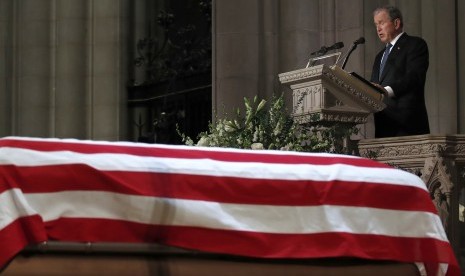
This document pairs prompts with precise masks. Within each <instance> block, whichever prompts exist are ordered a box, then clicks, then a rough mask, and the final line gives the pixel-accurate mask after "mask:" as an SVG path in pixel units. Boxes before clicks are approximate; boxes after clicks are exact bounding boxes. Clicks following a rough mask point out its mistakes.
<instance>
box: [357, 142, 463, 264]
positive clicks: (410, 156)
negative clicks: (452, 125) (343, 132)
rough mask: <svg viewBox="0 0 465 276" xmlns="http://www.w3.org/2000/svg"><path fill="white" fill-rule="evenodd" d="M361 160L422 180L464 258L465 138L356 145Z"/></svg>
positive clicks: (458, 251)
mask: <svg viewBox="0 0 465 276" xmlns="http://www.w3.org/2000/svg"><path fill="white" fill-rule="evenodd" d="M358 148H359V152H360V155H361V156H362V157H368V158H372V159H376V160H378V161H380V162H383V163H387V164H389V165H392V166H394V167H397V168H400V169H403V170H406V171H409V172H411V173H414V174H416V175H418V176H420V177H421V179H423V181H424V182H425V184H426V187H427V188H428V190H429V192H430V194H431V198H432V200H433V201H434V203H435V205H436V207H437V209H438V213H439V215H440V217H441V220H442V223H443V225H444V228H445V229H446V232H447V235H448V237H449V240H450V242H451V244H452V246H453V248H454V250H455V252H456V253H457V255H458V256H460V255H461V256H462V258H463V257H464V254H463V253H464V251H465V231H464V230H465V229H464V213H465V211H464V209H463V206H464V204H465V184H464V183H465V135H418V136H405V137H393V138H382V139H365V140H361V141H360V142H359V146H358Z"/></svg>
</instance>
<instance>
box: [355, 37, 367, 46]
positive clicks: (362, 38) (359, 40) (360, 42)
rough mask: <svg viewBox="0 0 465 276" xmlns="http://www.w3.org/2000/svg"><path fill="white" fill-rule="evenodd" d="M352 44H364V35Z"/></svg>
mask: <svg viewBox="0 0 465 276" xmlns="http://www.w3.org/2000/svg"><path fill="white" fill-rule="evenodd" d="M354 44H356V45H358V44H365V38H364V37H361V38H359V39H357V40H355V41H354Z"/></svg>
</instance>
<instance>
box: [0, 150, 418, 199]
mask: <svg viewBox="0 0 465 276" xmlns="http://www.w3.org/2000/svg"><path fill="white" fill-rule="evenodd" d="M0 153H2V154H1V155H0V156H3V157H1V158H0V165H2V164H4V165H6V164H12V165H16V166H44V165H64V164H85V165H88V166H91V167H93V168H95V169H98V170H103V171H131V172H161V173H175V174H191V175H206V176H228V177H240V178H249V179H274V180H276V179H278V180H279V179H283V180H314V181H330V180H341V181H349V182H352V181H359V182H370V183H382V184H385V183H387V184H393V185H408V186H414V187H417V188H420V189H423V190H426V186H425V184H424V183H423V181H422V180H421V179H420V178H419V177H417V176H416V175H414V174H411V173H408V172H405V171H402V170H394V169H392V168H368V167H358V166H351V165H344V164H336V165H312V164H276V163H260V162H226V161H217V160H212V159H182V158H160V157H146V156H135V155H128V154H110V153H98V154H83V153H77V152H70V151H54V152H41V151H34V150H28V149H17V148H8V147H4V148H0Z"/></svg>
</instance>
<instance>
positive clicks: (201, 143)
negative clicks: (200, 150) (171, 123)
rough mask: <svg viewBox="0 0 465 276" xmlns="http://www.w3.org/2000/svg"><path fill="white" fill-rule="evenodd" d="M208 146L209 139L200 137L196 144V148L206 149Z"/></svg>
mask: <svg viewBox="0 0 465 276" xmlns="http://www.w3.org/2000/svg"><path fill="white" fill-rule="evenodd" d="M209 145H210V138H208V137H205V136H204V137H202V138H200V140H199V141H198V142H197V146H199V147H208V146H209Z"/></svg>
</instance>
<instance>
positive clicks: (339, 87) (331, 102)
mask: <svg viewBox="0 0 465 276" xmlns="http://www.w3.org/2000/svg"><path fill="white" fill-rule="evenodd" d="M279 80H280V82H281V83H282V84H283V85H286V86H289V87H290V89H291V90H292V96H293V112H292V113H293V117H294V119H295V120H297V121H298V122H299V123H302V124H304V123H310V122H316V121H317V122H328V123H333V122H334V123H336V122H338V123H339V122H343V123H351V124H354V125H355V124H364V123H366V122H367V117H368V115H370V113H374V112H377V111H380V110H382V109H383V108H385V104H384V103H383V101H382V99H383V94H382V93H381V92H379V91H378V90H377V88H376V87H375V86H373V85H372V84H371V83H369V82H368V81H366V80H365V79H363V78H361V77H360V76H358V75H357V74H355V73H348V72H346V71H344V70H343V69H341V68H340V67H339V66H328V65H325V64H321V65H316V66H312V67H309V68H304V69H299V70H295V71H290V72H286V73H282V74H279Z"/></svg>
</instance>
